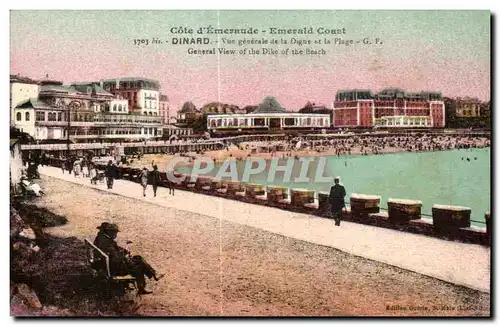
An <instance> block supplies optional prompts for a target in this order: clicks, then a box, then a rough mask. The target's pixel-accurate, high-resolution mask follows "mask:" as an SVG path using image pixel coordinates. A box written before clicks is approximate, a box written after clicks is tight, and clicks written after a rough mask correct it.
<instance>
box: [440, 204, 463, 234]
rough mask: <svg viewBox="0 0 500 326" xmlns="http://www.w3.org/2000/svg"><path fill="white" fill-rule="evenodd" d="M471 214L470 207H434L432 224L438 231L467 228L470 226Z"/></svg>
mask: <svg viewBox="0 0 500 326" xmlns="http://www.w3.org/2000/svg"><path fill="white" fill-rule="evenodd" d="M470 213H471V209H470V208H469V207H462V206H450V205H433V206H432V222H433V224H434V228H436V229H438V230H441V229H447V230H453V229H459V228H466V227H469V226H470Z"/></svg>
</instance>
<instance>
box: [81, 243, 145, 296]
mask: <svg viewBox="0 0 500 326" xmlns="http://www.w3.org/2000/svg"><path fill="white" fill-rule="evenodd" d="M85 248H86V249H87V257H88V261H89V263H90V266H91V267H92V269H94V270H95V271H96V272H98V273H101V274H104V276H105V277H106V279H108V280H112V281H116V282H125V283H132V284H133V285H134V287H135V288H136V289H137V284H136V278H135V277H134V276H132V275H130V274H128V275H111V270H110V266H109V256H108V255H106V253H105V252H104V251H102V250H101V249H99V248H98V247H97V246H96V245H94V244H93V243H92V242H91V241H90V240H88V239H85Z"/></svg>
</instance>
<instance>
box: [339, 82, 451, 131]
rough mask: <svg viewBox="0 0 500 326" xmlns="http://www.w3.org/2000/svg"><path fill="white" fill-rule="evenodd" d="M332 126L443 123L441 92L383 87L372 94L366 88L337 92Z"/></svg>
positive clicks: (438, 125) (420, 125)
mask: <svg viewBox="0 0 500 326" xmlns="http://www.w3.org/2000/svg"><path fill="white" fill-rule="evenodd" d="M333 126H334V127H341V128H342V127H364V128H370V127H384V128H401V127H402V128H415V127H422V128H423V127H435V128H443V127H444V126H445V105H444V101H443V99H442V97H441V93H437V92H420V93H408V92H405V91H403V90H401V89H397V88H387V89H384V90H382V91H381V92H379V93H377V94H375V95H372V92H371V91H369V90H345V91H338V92H337V94H336V96H335V102H334V105H333Z"/></svg>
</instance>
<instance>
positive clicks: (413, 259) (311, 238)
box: [39, 167, 490, 293]
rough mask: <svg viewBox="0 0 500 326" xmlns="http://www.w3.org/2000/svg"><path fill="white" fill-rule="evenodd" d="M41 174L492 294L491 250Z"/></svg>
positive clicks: (47, 170) (48, 170)
mask: <svg viewBox="0 0 500 326" xmlns="http://www.w3.org/2000/svg"><path fill="white" fill-rule="evenodd" d="M39 171H40V173H41V174H43V175H46V176H50V177H55V178H58V179H62V180H66V181H70V182H74V183H77V184H81V185H86V186H88V187H92V188H96V189H100V190H104V191H110V192H112V193H115V194H118V195H122V196H125V197H130V198H135V199H139V200H144V201H147V202H151V203H154V204H156V205H160V206H164V207H172V208H175V209H179V210H183V211H189V212H192V213H198V214H201V215H205V216H211V217H215V218H218V219H221V220H224V221H229V222H233V223H238V224H243V225H247V226H251V227H255V228H259V229H262V230H266V231H268V232H272V233H276V234H281V235H284V236H287V237H292V238H295V239H300V240H304V241H307V242H310V243H315V244H318V245H324V246H329V247H332V248H336V249H339V250H342V251H344V252H347V253H350V254H353V255H356V256H360V257H364V258H368V259H372V260H376V261H380V262H384V263H387V264H390V265H393V266H397V267H401V268H404V269H407V270H411V271H414V272H417V273H420V274H424V275H428V276H432V277H435V278H438V279H441V280H444V281H447V282H451V283H454V284H458V285H464V286H467V287H470V288H473V289H476V290H480V291H483V292H488V293H489V292H490V249H489V248H487V247H483V246H480V245H475V244H465V243H459V242H453V241H445V240H440V239H436V238H432V237H427V236H422V235H417V234H411V233H405V232H400V231H396V230H389V229H384V228H378V227H373V226H368V225H362V224H357V223H350V222H342V225H341V226H340V227H335V226H334V222H333V221H332V220H330V219H324V218H320V217H317V216H313V215H307V214H299V213H293V212H287V211H284V210H280V209H276V208H272V207H266V206H260V205H253V204H248V203H243V202H238V201H234V200H229V199H225V198H220V197H212V196H206V195H202V194H197V193H192V192H188V191H181V190H175V196H171V195H169V194H168V189H166V188H158V192H157V197H156V198H155V197H153V190H152V188H151V187H150V186H149V187H148V189H147V191H146V192H147V197H143V196H142V187H141V186H140V185H139V184H137V183H133V182H130V181H125V180H115V185H114V189H112V190H107V189H106V185H105V184H99V185H91V184H90V180H89V179H87V178H85V179H83V178H75V177H74V176H73V175H69V174H67V173H65V174H62V172H61V169H59V168H54V167H40V168H39ZM47 190H48V191H50V189H47Z"/></svg>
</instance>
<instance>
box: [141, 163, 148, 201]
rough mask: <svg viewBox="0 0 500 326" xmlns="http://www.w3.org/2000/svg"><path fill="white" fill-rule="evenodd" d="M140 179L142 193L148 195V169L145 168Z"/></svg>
mask: <svg viewBox="0 0 500 326" xmlns="http://www.w3.org/2000/svg"><path fill="white" fill-rule="evenodd" d="M139 181H140V183H141V186H142V195H143V196H144V197H146V188H147V187H148V169H146V168H143V169H142V171H141V174H140V175H139Z"/></svg>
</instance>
